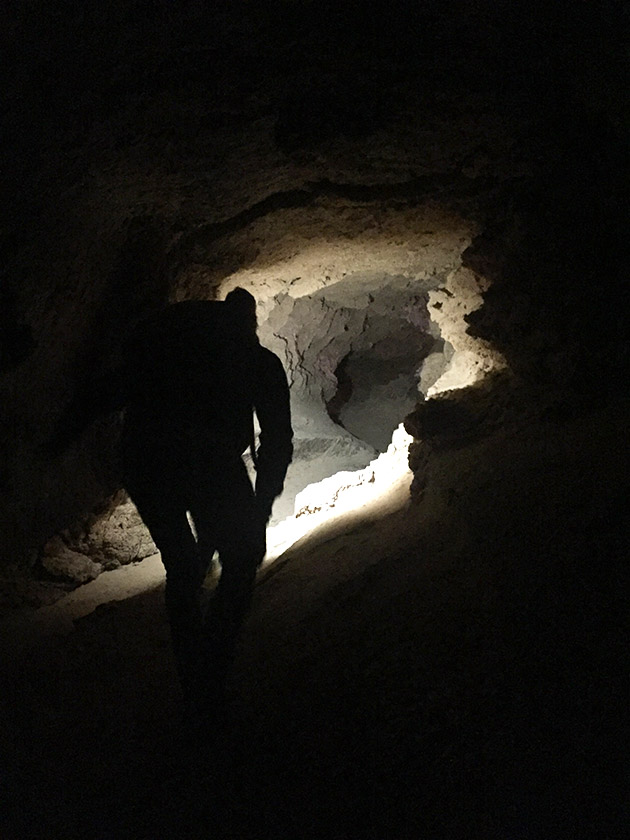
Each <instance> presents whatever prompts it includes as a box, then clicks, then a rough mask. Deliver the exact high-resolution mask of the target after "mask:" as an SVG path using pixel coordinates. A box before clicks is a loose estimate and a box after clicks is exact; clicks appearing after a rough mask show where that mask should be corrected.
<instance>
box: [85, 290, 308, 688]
mask: <svg viewBox="0 0 630 840" xmlns="http://www.w3.org/2000/svg"><path fill="white" fill-rule="evenodd" d="M125 356H126V360H125V365H124V367H123V368H122V369H121V370H119V371H118V372H117V373H116V374H115V375H110V376H108V377H107V378H104V379H103V380H101V381H100V383H99V385H98V386H96V387H95V388H94V394H93V396H92V397H91V398H88V399H87V400H86V404H85V407H84V408H83V412H84V414H86V416H88V415H89V416H94V415H95V414H96V413H98V412H101V411H104V410H111V409H116V408H124V410H125V413H124V421H123V434H122V446H121V449H122V464H123V482H124V486H125V488H126V489H127V491H128V492H129V495H130V496H131V498H132V500H133V501H134V503H135V504H136V506H137V508H138V511H139V513H140V516H141V517H142V519H143V521H144V523H145V524H146V526H147V528H148V529H149V531H150V533H151V536H152V537H153V540H154V541H155V544H156V545H157V547H158V549H159V550H160V553H161V555H162V561H163V563H164V567H165V569H166V607H167V611H168V617H169V621H170V626H171V634H172V639H173V646H174V651H175V657H176V661H177V666H178V670H179V676H180V681H181V685H182V688H183V691H184V695H185V697H186V698H188V699H189V700H191V701H193V702H196V703H204V702H207V703H209V704H211V703H212V701H213V700H214V699H216V698H217V696H218V695H219V694H220V692H221V689H222V685H223V681H224V679H225V676H226V674H227V671H228V669H229V666H230V664H231V661H232V658H233V654H234V646H235V643H236V640H237V636H238V633H239V630H240V627H241V624H242V621H243V619H244V617H245V614H246V612H247V610H248V607H249V604H250V600H251V596H252V591H253V585H254V580H255V576H256V570H257V568H258V566H259V565H260V563H261V562H262V560H263V557H264V554H265V550H266V542H265V531H266V525H267V522H268V520H269V517H270V515H271V508H272V505H273V501H274V499H275V498H276V496H278V495H279V494H280V492H281V491H282V487H283V483H284V478H285V475H286V471H287V467H288V465H289V463H290V461H291V457H292V453H293V446H292V437H293V432H292V428H291V418H290V408H289V389H288V385H287V380H286V375H285V372H284V369H283V367H282V363H281V362H280V360H279V359H278V357H277V356H276V355H274V354H273V353H272V352H271V351H270V350H268V349H266V348H264V347H262V346H261V345H260V344H259V342H258V337H257V335H256V302H255V300H254V298H253V297H252V296H251V295H250V294H249V293H248V292H246V291H245V290H243V289H235V290H234V291H233V292H231V293H230V294H229V295H228V296H227V298H226V300H225V301H224V302H218V301H185V302H182V303H177V304H173V305H171V306H169V307H168V308H167V309H165V310H164V311H163V312H162V313H160V314H159V315H157V316H155V317H153V318H152V319H150V320H148V321H146V322H145V323H144V324H142V325H141V326H140V327H139V328H137V330H136V331H135V332H134V335H133V336H132V337H131V339H130V341H129V342H128V344H127V348H126V353H125ZM254 411H255V412H256V416H257V418H258V423H259V425H260V430H261V431H260V440H259V443H260V445H259V449H258V452H257V453H254V426H253V412H254ZM80 422H82V424H83V425H84V421H80ZM248 446H251V447H252V455H253V456H254V461H255V464H256V473H257V474H256V486H255V489H254V488H253V487H252V484H251V482H250V480H249V477H248V474H247V469H246V467H245V464H244V462H243V459H242V455H243V453H244V452H245V450H246V449H247V447H248ZM189 517H190V520H191V521H192V524H193V527H191V524H190V521H189ZM215 550H217V551H218V553H219V561H220V564H221V576H220V579H219V583H218V585H217V587H216V590H215V593H214V596H213V599H212V601H211V603H210V605H209V608H208V612H207V615H206V616H205V620H204V617H203V616H202V611H201V607H200V600H199V597H200V593H201V585H202V582H203V580H204V577H205V575H206V573H207V571H208V568H209V565H210V563H211V561H212V558H213V554H214V552H215Z"/></svg>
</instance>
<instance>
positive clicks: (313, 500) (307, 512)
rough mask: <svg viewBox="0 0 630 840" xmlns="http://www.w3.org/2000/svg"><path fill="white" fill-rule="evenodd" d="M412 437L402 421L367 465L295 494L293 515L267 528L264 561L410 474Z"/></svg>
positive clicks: (359, 506) (342, 472)
mask: <svg viewBox="0 0 630 840" xmlns="http://www.w3.org/2000/svg"><path fill="white" fill-rule="evenodd" d="M412 440H413V438H412V437H411V436H410V435H408V434H407V432H406V431H405V429H404V427H403V426H402V424H401V425H400V426H398V428H397V429H396V430H395V431H394V434H393V435H392V442H391V443H390V445H389V446H388V448H387V451H386V452H383V453H382V454H381V455H379V457H378V458H376V459H375V460H374V461H372V462H371V463H370V464H368V466H367V467H365V468H364V469H362V470H356V471H355V472H348V471H345V470H342V471H341V472H338V473H335V474H334V475H331V476H329V477H328V478H325V479H323V480H322V481H318V482H317V483H315V484H309V485H308V486H307V487H305V488H304V490H302V491H301V492H300V493H298V495H297V496H296V498H295V513H294V515H293V516H290V517H288V518H287V519H285V520H283V521H282V522H280V523H279V524H278V525H276V526H275V527H273V528H269V529H268V531H267V556H266V558H265V565H266V564H268V563H271V562H273V561H274V560H275V559H277V558H278V557H279V556H280V555H281V554H282V553H283V552H285V551H286V550H287V549H288V548H290V546H292V545H293V544H294V543H295V542H297V541H298V540H299V539H301V538H302V537H304V536H305V535H306V534H308V533H310V532H311V531H313V530H314V529H315V528H317V527H318V526H319V525H321V524H323V523H324V522H330V521H331V520H333V519H336V518H337V517H339V516H343V515H344V514H347V513H349V512H351V511H358V510H360V509H361V508H362V507H365V506H366V505H367V504H368V503H373V502H375V501H377V500H378V499H380V498H383V497H385V496H387V495H388V493H389V492H390V490H391V489H392V487H393V486H394V484H396V482H397V481H398V480H399V479H401V478H403V477H404V476H405V475H407V474H409V476H410V475H411V473H410V470H409V465H408V463H407V461H408V454H407V453H408V449H409V444H410V443H411V441H412Z"/></svg>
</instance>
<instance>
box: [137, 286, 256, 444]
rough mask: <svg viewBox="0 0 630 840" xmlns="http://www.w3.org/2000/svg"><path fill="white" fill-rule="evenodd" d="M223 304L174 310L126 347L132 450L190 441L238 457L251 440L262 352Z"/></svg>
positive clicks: (145, 327)
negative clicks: (207, 441) (195, 439)
mask: <svg viewBox="0 0 630 840" xmlns="http://www.w3.org/2000/svg"><path fill="white" fill-rule="evenodd" d="M236 314H237V313H234V312H233V311H232V310H231V309H230V307H229V306H226V304H225V303H224V302H218V301H184V302H182V303H177V304H173V305H172V306H170V307H168V308H167V309H166V310H165V311H164V312H162V313H160V315H158V316H156V317H154V318H153V319H152V320H151V321H148V322H146V323H145V324H143V325H141V327H139V328H138V330H137V331H136V333H135V334H134V336H133V337H132V339H131V340H130V341H129V343H128V347H127V367H128V371H129V374H128V375H129V381H128V389H129V393H128V397H127V400H126V416H125V442H126V445H127V446H130V445H132V446H133V445H141V446H143V447H145V448H150V447H151V446H152V445H155V446H156V447H159V446H164V445H167V441H169V440H171V441H172V444H173V445H176V444H177V442H178V441H180V440H182V439H183V438H189V437H190V436H191V435H193V436H194V435H195V434H196V435H202V436H204V437H205V438H207V439H212V440H213V442H214V444H215V445H216V446H217V447H218V448H219V449H220V451H229V452H234V453H236V452H238V454H239V455H240V454H241V453H242V452H243V450H244V449H245V448H246V447H247V446H248V445H249V443H250V442H251V430H252V411H253V405H254V389H255V381H256V371H257V368H258V366H259V359H260V351H261V348H260V346H259V344H258V341H257V339H256V335H255V333H253V334H252V333H251V332H250V331H247V330H246V329H244V327H243V325H242V324H239V322H238V318H237V317H236Z"/></svg>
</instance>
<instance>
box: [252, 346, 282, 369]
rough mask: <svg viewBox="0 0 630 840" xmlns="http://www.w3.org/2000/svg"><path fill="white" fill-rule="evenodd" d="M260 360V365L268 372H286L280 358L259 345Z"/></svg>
mask: <svg viewBox="0 0 630 840" xmlns="http://www.w3.org/2000/svg"><path fill="white" fill-rule="evenodd" d="M258 359H259V363H260V364H261V365H262V366H263V367H264V368H265V369H267V370H277V369H278V368H281V369H282V370H284V367H283V365H282V362H281V361H280V357H279V356H276V354H275V353H274V352H273V350H270V349H269V348H268V347H265V346H264V345H262V344H259V345H258Z"/></svg>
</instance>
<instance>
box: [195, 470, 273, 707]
mask: <svg viewBox="0 0 630 840" xmlns="http://www.w3.org/2000/svg"><path fill="white" fill-rule="evenodd" d="M217 481H218V480H217ZM220 481H221V485H222V486H221V487H220V488H215V489H214V504H206V505H205V507H204V508H203V510H200V511H198V512H197V514H196V515H195V512H193V518H194V520H195V522H199V523H200V525H199V526H198V527H199V533H208V532H212V534H213V545H214V544H216V545H217V547H218V550H219V558H220V562H221V577H220V579H219V583H218V585H217V587H216V589H215V592H214V595H213V598H212V600H211V602H210V605H209V609H208V613H207V616H206V620H205V623H204V628H203V637H204V640H203V649H204V660H205V667H204V681H205V683H206V691H207V693H208V696H209V697H210V696H212V695H213V694H217V693H220V690H221V687H222V685H223V682H224V680H225V677H226V675H227V672H228V670H229V668H230V665H231V663H232V660H233V658H234V650H235V646H236V642H237V640H238V636H239V632H240V629H241V626H242V624H243V621H244V619H245V616H246V615H247V612H248V610H249V606H250V603H251V598H252V594H253V589H254V582H255V578H256V570H257V568H258V566H259V565H260V563H261V562H262V559H263V557H264V553H265V528H264V523H263V522H262V520H261V519H260V517H258V515H257V511H256V500H255V496H254V491H253V488H252V486H251V482H250V481H249V478H248V476H247V471H246V469H245V466H244V465H243V463H242V462H241V461H240V459H239V461H238V463H237V464H234V465H230V467H229V468H225V469H223V470H222V471H221V473H220ZM208 512H210V514H211V517H212V521H211V522H210V521H208V519H207V518H206V516H205V515H204V514H207V513H208Z"/></svg>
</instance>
